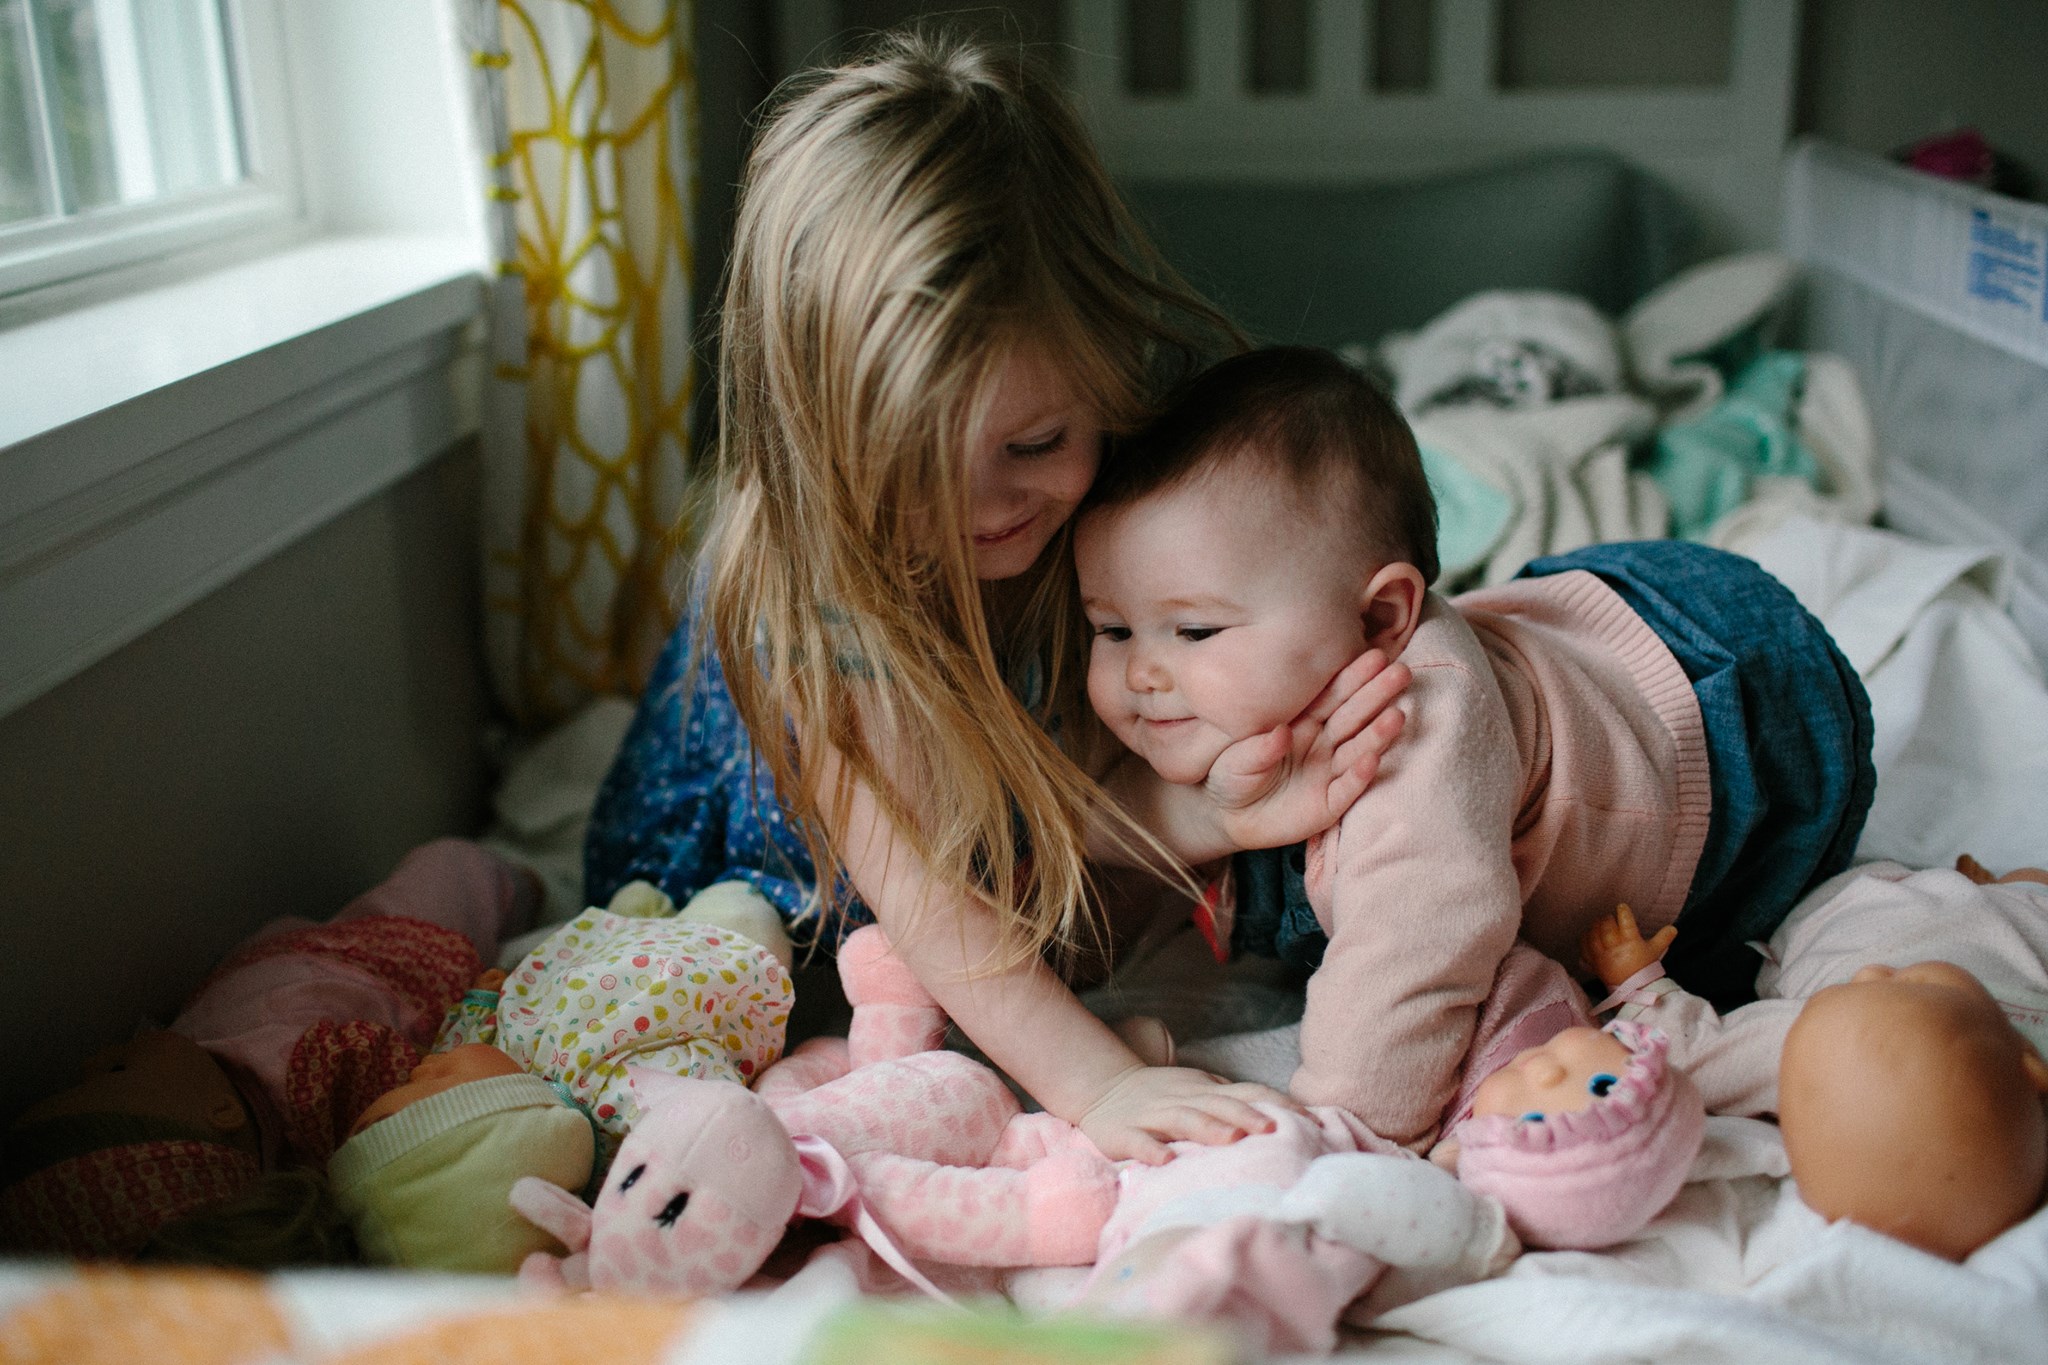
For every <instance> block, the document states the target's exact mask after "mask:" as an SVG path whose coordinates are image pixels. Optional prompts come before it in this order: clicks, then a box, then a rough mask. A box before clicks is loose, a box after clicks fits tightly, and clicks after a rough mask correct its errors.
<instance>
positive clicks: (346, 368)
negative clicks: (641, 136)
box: [0, 233, 483, 715]
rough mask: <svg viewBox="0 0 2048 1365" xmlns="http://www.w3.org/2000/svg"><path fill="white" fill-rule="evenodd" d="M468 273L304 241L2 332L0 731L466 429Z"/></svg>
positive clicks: (472, 311)
mask: <svg viewBox="0 0 2048 1365" xmlns="http://www.w3.org/2000/svg"><path fill="white" fill-rule="evenodd" d="M481 268H482V263H481V261H480V260H479V259H478V253H477V246H476V244H475V241H474V239H473V238H470V237H467V236H458V235H453V234H447V235H443V234H422V233H411V234H386V235H376V236H355V237H330V238H322V239H319V240H316V241H312V242H305V243H300V244H297V245H293V246H289V247H287V248H285V249H283V250H280V251H276V252H273V253H270V254H267V255H264V256H262V257H261V258H259V259H254V260H250V261H248V262H245V263H242V264H237V265H234V266H230V267H228V268H225V269H220V270H215V271H211V272H209V273H207V274H205V275H202V276H199V277H197V278H193V279H189V280H184V281H181V282H179V283H176V284H171V285H167V286H163V287H160V288H155V289H150V290H147V291H144V292H141V293H136V294H132V295H128V296H126V297H123V298H119V299H114V300H110V301H107V302H104V303H98V304H93V305H90V306H87V307H81V308H77V309H73V310H71V311H68V312H65V313H62V314H59V315H57V316H53V317H48V318H44V319H40V320H37V321H33V322H28V323H24V324H22V325H19V326H17V327H14V328H12V329H9V330H7V331H0V375H5V376H6V379H5V384H4V388H5V402H4V403H0V640H4V641H5V642H6V646H5V648H4V649H0V715H5V714H7V713H8V712H10V711H12V710H14V709H15V708H17V707H19V706H20V705H22V704H23V703H24V702H27V701H29V700H31V699H32V698H34V697H36V696H38V695H40V694H41V693H42V692H44V691H45V690H47V689H48V688H50V687H51V686H53V685H55V684H56V683H58V682H60V681H62V680H63V679H65V678H67V677H70V676H71V675H72V674H74V673H76V672H78V671H79V670H80V669H82V668H84V667H86V666H87V665H89V664H91V663H93V662H95V661H97V660H98V659H100V658H102V657H104V656H105V655H107V654H108V653H110V652H112V651H113V650H114V649H116V648H118V647H120V646H121V645H123V644H125V643H127V642H128V641H130V640H132V639H134V638H135V637H136V636H138V635H140V634H142V633H143V632H144V631H146V630H148V629H150V628H151V627H153V626H155V625H158V624H160V623H161V622H163V621H164V620H166V619H168V618H169V617H170V616H172V615H173V614H175V613H176V612H177V611H179V610H181V609H182V608H184V607H185V606H187V605H189V604H191V603H192V602H194V601H196V600H198V599H199V598H200V597H202V596H204V595H205V594H206V593H208V592H210V591H211V590H213V589H214V588H216V587H218V586H220V585H221V584H222V583H225V582H226V581H228V580H229V579H230V578H232V577H234V576H235V575H236V574H238V573H240V572H241V571H242V570H243V569H245V568H247V567H249V566H250V565H252V564H255V563H257V562H258V561H260V560H262V559H263V558H265V557H267V556H269V555H270V554H273V553H275V552H276V551H277V550H279V549H281V548H283V547H284V546H285V545H287V544H289V543H291V542H292V541H293V540H295V539H297V538H298V537H299V536H301V535H304V534H305V533H306V532H308V531H310V530H312V529H313V528H314V527H316V526H318V525H320V524H321V523H323V522H325V521H327V520H328V519H330V518H332V517H334V516H335V515H337V514H339V513H340V512H342V511H344V510H346V509H347V508H349V507H351V506H353V505H355V504H356V503H358V502H361V501H362V500H364V499H365V498H368V497H370V496H372V495H373V494H375V493H376V492H378V491H379V490H381V489H383V488H385V487H387V486H388V485H390V484H391V483H394V482H396V481H397V480H398V479H400V478H402V477H404V476H405V475H406V474H408V473H410V472H412V471H413V470H415V469H418V468H420V467H421V466H423V465H425V464H427V463H429V462H430V461H432V460H433V459H434V458H435V457H437V456H438V455H440V454H441V453H442V452H443V451H445V450H446V449H447V448H448V447H449V445H450V444H452V443H453V442H454V441H456V440H457V439H459V438H460V437H462V436H464V435H465V434H468V433H469V432H472V431H474V430H475V428H476V415H475V410H474V408H475V404H474V400H473V397H471V396H470V395H473V394H474V392H475V385H474V384H473V383H470V384H463V383H461V382H459V381H458V372H459V370H460V369H462V368H463V362H464V361H465V360H466V359H468V358H471V357H473V356H474V354H475V352H476V347H475V346H474V345H473V344H470V343H467V342H465V340H464V338H463V336H462V333H463V330H464V328H465V327H466V326H467V325H468V324H469V323H470V322H471V321H472V320H473V319H475V318H476V317H477V316H478V315H479V313H480V311H481V308H482V304H483V289H482V284H481Z"/></svg>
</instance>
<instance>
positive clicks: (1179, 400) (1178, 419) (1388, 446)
mask: <svg viewBox="0 0 2048 1365" xmlns="http://www.w3.org/2000/svg"><path fill="white" fill-rule="evenodd" d="M1246 458H1258V459H1262V460H1268V461H1272V462H1274V463H1277V464H1278V465H1279V467H1280V468H1281V469H1282V470H1283V471H1284V472H1285V473H1286V475H1287V476H1288V478H1289V479H1290V481H1291V482H1292V483H1293V484H1294V486H1295V488H1296V489H1297V490H1298V491H1300V492H1303V493H1311V492H1315V491H1319V490H1321V489H1323V488H1325V487H1327V486H1328V484H1329V482H1330V481H1331V480H1332V478H1333V476H1334V478H1336V479H1340V480H1348V481H1349V483H1350V485H1351V487H1350V490H1349V496H1350V500H1351V502H1352V503H1353V505H1354V508H1355V515H1356V518H1357V524H1358V531H1359V535H1360V537H1361V539H1362V540H1363V541H1364V542H1365V543H1366V544H1367V545H1368V546H1369V547H1370V548H1371V550H1372V551H1373V553H1374V554H1375V555H1376V556H1378V557H1379V558H1380V559H1382V560H1384V561H1393V560H1402V561H1405V562H1407V563H1410V564H1413V565H1414V566H1415V567H1416V568H1417V569H1419V570H1421V571H1422V579H1423V582H1424V583H1434V582H1435V581H1436V576H1437V557H1436V497H1435V495H1434V494H1432V493H1431V492H1430V489H1429V480H1428V479H1427V478H1426V477H1424V475H1423V470H1422V455H1421V452H1420V451H1418V450H1417V449H1416V445H1415V434H1414V433H1413V432H1411V431H1410V430H1409V429H1408V423H1407V422H1406V421H1405V420H1403V419H1402V417H1401V414H1400V412H1399V411H1397V410H1396V409H1395V407H1394V404H1393V401H1392V400H1391V399H1389V398H1388V397H1387V395H1386V394H1384V393H1382V392H1381V391H1380V389H1379V388H1378V387H1377V386H1376V385H1374V384H1373V382H1372V381H1371V380H1369V379H1367V378H1366V377H1365V376H1364V375H1362V374H1360V373H1359V372H1358V371H1357V370H1354V369H1353V368H1352V367H1351V366H1349V365H1347V364H1345V363H1344V362H1343V361H1342V360H1341V359H1339V358H1338V357H1337V356H1336V355H1334V354H1332V353H1331V352H1329V351H1325V350H1321V349H1319V348H1317V347H1313V346H1268V347H1265V348H1263V349H1261V350H1256V351H1247V352H1245V353H1244V354H1242V355H1236V356H1232V357H1231V358H1230V359H1228V360H1224V361H1219V362H1218V363H1217V364H1215V365H1212V366H1210V367H1209V368H1208V369H1206V370H1204V371H1202V373H1201V374H1199V375H1197V376H1196V377H1195V378H1194V379H1193V380H1192V381H1191V382H1190V383H1189V384H1188V385H1187V386H1186V387H1185V388H1183V389H1182V390H1181V392H1180V394H1179V395H1178V396H1177V397H1176V398H1175V400H1174V401H1173V403H1172V404H1171V405H1169V406H1168V408H1167V409H1166V411H1165V412H1164V413H1162V414H1161V415H1160V416H1159V417H1158V418H1157V419H1156V420H1154V421H1153V422H1152V423H1151V425H1149V426H1147V427H1146V428H1145V429H1144V430H1142V431H1140V432H1138V433H1137V434H1136V435H1135V436H1132V437H1129V438H1127V439H1124V440H1120V441H1117V442H1116V443H1115V444H1114V446H1113V447H1112V448H1111V450H1110V453H1109V456H1108V458H1106V459H1105V460H1104V461H1103V468H1102V473H1101V474H1100V475H1099V476H1098V477H1097V479H1096V481H1095V486H1094V488H1093V489H1091V490H1090V492H1089V495H1088V501H1087V504H1086V506H1087V507H1090V508H1096V507H1121V506H1125V505H1128V504H1130V503H1133V502H1136V501H1137V500H1139V499H1140V498H1144V497H1148V496H1150V495H1151V494H1153V493H1156V492H1159V491H1160V490H1162V489H1165V488H1170V487H1172V486H1174V485H1176V484H1179V483H1181V482H1182V481H1184V480H1186V479H1189V478H1192V477H1194V476H1195V475H1197V474H1199V473H1202V472H1205V471H1207V470H1210V469H1212V468H1214V467H1215V466H1216V463H1217V462H1218V461H1219V460H1230V461H1236V460H1241V459H1246Z"/></svg>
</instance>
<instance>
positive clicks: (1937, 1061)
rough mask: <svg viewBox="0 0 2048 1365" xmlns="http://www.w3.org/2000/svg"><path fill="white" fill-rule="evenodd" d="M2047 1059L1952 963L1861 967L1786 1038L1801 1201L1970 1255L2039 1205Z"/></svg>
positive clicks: (1945, 1251)
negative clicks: (2042, 1057)
mask: <svg viewBox="0 0 2048 1365" xmlns="http://www.w3.org/2000/svg"><path fill="white" fill-rule="evenodd" d="M2044 1094H2048V1064H2044V1063H2043V1061H2042V1059H2041V1055H2040V1054H2039V1053H2038V1052H2036V1051H2035V1050H2034V1049H2033V1047H2032V1046H2031V1045H2030V1044H2028V1043H2027V1041H2026V1040H2025V1039H2024V1038H2022V1037H2021V1036H2020V1034H2019V1032H2018V1030H2016V1029H2015V1028H2014V1027H2013V1026H2012V1024H2011V1022H2010V1021H2009V1020H2008V1019H2007V1018H2006V1017H2005V1014H2004V1012H2003V1011H2002V1010H2000V1009H1999V1007H1998V1004H1997V1002H1996V1001H1994V1000H1993V999H1992V998H1991V995H1990V994H1989V992H1987V991H1986V990H1985V989H1984V987H1983V985H1982V984H1981V983H1980V982H1979V981H1978V980H1977V978H1975V977H1974V976H1971V975H1970V974H1969V973H1968V972H1966V971H1964V970H1963V969H1962V968H1960V967H1957V966H1954V965H1952V964H1950V963H1946V962H1921V963H1916V964H1914V965H1913V966H1910V967H1902V968H1897V969H1894V968H1891V967H1866V968H1864V969H1863V970H1862V971H1860V972H1858V973H1856V975H1855V976H1854V977H1853V978H1851V980H1850V981H1849V982H1848V983H1846V984H1844V985H1840V986H1831V987H1829V988H1828V989H1826V990H1824V991H1821V992H1820V993H1819V994H1817V995H1815V996H1814V997H1813V998H1812V999H1811V1000H1809V1001H1807V1003H1806V1007H1805V1008H1804V1009H1803V1010H1801V1011H1800V1014H1799V1018H1798V1019H1797V1020H1796V1021H1794V1023H1793V1025H1792V1028H1791V1031H1790V1032H1789V1033H1788V1034H1787V1035H1786V1038H1785V1050H1784V1053H1783V1056H1782V1059H1781V1062H1780V1067H1779V1077H1778V1121H1779V1123H1780V1125H1781V1126H1782V1128H1783V1130H1784V1136H1785V1152H1786V1155H1787V1156H1788V1157H1789V1158H1790V1160H1791V1163H1792V1175H1793V1178H1794V1179H1795V1180H1796V1181H1797V1182H1798V1185H1799V1194H1800V1197H1801V1198H1802V1199H1804V1200H1805V1201H1806V1203H1807V1204H1808V1206H1810V1207H1811V1208H1812V1209H1814V1210H1815V1211H1816V1212H1817V1213H1820V1214H1822V1215H1823V1216H1825V1217H1827V1218H1830V1219H1841V1218H1846V1219H1848V1220H1850V1221H1851V1222H1855V1223H1860V1224H1862V1225H1863V1226H1865V1227H1868V1228H1872V1229H1875V1230H1876V1231H1878V1232H1883V1233H1887V1234H1889V1235H1890V1236H1893V1237H1896V1238H1898V1239H1899V1240H1900V1241H1903V1242H1907V1243H1910V1244H1911V1245H1913V1246H1917V1247H1919V1248H1921V1249H1922V1250H1924V1251H1929V1252H1932V1253H1933V1254H1935V1255H1937V1256H1945V1257H1948V1258H1949V1259H1950V1260H1960V1259H1962V1258H1963V1257H1965V1256H1967V1255H1969V1254H1970V1253H1971V1252H1972V1251H1975V1250H1976V1249H1977V1248H1978V1247H1980V1246H1982V1245H1983V1244H1984V1243H1985V1242H1988V1241H1990V1240H1991V1239H1992V1238H1993V1237H1996V1236H1997V1235H1998V1234H1999V1233H2001V1232H2003V1231H2004V1230H2005V1229H2006V1228H2009V1227H2011V1226H2012V1225H2013V1224H2015V1223H2017V1222H2019V1221H2020V1220H2021V1219H2023V1218H2025V1217H2026V1216H2027V1215H2028V1214H2030V1213H2031V1212H2033V1211H2034V1210H2035V1209H2037V1208H2039V1207H2040V1205H2041V1200H2042V1194H2043V1185H2044V1182H2048V1119H2044V1116H2043V1110H2042V1097H2043V1095H2044Z"/></svg>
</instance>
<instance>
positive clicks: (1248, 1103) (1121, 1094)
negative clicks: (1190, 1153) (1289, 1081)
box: [1075, 1066, 1300, 1166]
mask: <svg viewBox="0 0 2048 1365" xmlns="http://www.w3.org/2000/svg"><path fill="white" fill-rule="evenodd" d="M1254 1104H1277V1105H1279V1106H1281V1107H1282V1108H1285V1109H1298V1108H1300V1106H1299V1105H1297V1104H1295V1102H1294V1101H1293V1100H1291V1099H1289V1098H1287V1096H1285V1095H1283V1094H1281V1093H1280V1092H1279V1091H1277V1090H1270V1089H1268V1088H1267V1087H1265V1086H1263V1085H1254V1084H1252V1083H1251V1082H1249V1081H1226V1080H1224V1079H1223V1078H1222V1077H1221V1076H1214V1075H1211V1074H1210V1073H1208V1072H1206V1071H1196V1070H1194V1069H1193V1068H1192V1067H1185V1066H1134V1067H1132V1068H1131V1069H1130V1070H1128V1071H1125V1072H1124V1073H1122V1074H1121V1075H1119V1076H1118V1077H1117V1078H1116V1079H1115V1080H1114V1081H1111V1082H1110V1084H1109V1088H1108V1089H1106V1090H1104V1091H1103V1092H1102V1094H1101V1095H1100V1096H1098V1097H1097V1098H1096V1101H1095V1103H1094V1104H1092V1105H1090V1106H1088V1112H1086V1113H1085V1114H1083V1115H1081V1121H1080V1123H1078V1124H1076V1125H1075V1126H1076V1127H1078V1128H1079V1129H1080V1130H1081V1131H1082V1133H1083V1134H1085V1135H1086V1136H1087V1137H1088V1139H1089V1140H1090V1141H1091V1142H1093V1143H1094V1144H1095V1145H1096V1146H1097V1147H1099V1148H1101V1149H1102V1154H1103V1155H1104V1156H1106V1157H1108V1158H1110V1159H1111V1160H1112V1161H1120V1160H1123V1159H1124V1158H1126V1157H1129V1158H1133V1159H1135V1160H1138V1161H1142V1162H1144V1163H1146V1164H1147V1165H1152V1166H1156V1165H1158V1164H1160V1163H1161V1162H1163V1161H1165V1160H1167V1159H1168V1158H1169V1157H1170V1156H1172V1155H1173V1154H1172V1153H1171V1152H1169V1151H1168V1150H1167V1148H1166V1144H1167V1143H1169V1142H1174V1141H1182V1140H1185V1141H1188V1142H1203V1143H1207V1144H1209V1145H1210V1146H1212V1147H1220V1146H1222V1145H1223V1144H1224V1143H1227V1142H1235V1141H1237V1140H1238V1139H1239V1138H1241V1137H1245V1136H1247V1135H1249V1134H1252V1133H1270V1132H1272V1131H1273V1120H1272V1119H1271V1118H1269V1117H1267V1116H1266V1115H1264V1114H1262V1113H1260V1112H1259V1111H1258V1110H1256V1109H1254V1108H1252V1105H1254Z"/></svg>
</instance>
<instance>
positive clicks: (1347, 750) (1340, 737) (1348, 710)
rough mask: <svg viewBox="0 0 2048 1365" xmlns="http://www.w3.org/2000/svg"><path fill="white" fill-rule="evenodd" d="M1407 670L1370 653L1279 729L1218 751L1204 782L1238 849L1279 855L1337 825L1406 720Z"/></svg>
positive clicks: (1363, 790) (1352, 662)
mask: <svg viewBox="0 0 2048 1365" xmlns="http://www.w3.org/2000/svg"><path fill="white" fill-rule="evenodd" d="M1408 682H1409V672H1408V666H1407V665H1406V664H1403V663H1398V662H1397V663H1389V662H1388V661H1387V656H1386V655H1385V654H1382V653H1381V652H1380V651H1379V650H1377V649H1372V650H1367V651H1366V652H1365V653H1363V654H1361V655H1359V656H1358V657H1357V658H1356V659H1354V660H1352V661H1351V662H1350V663H1348V664H1346V665H1345V666H1344V668H1343V669H1342V670H1341V671H1339V672H1338V674H1337V676H1336V677H1334V678H1332V679H1330V682H1329V685H1328V686H1327V687H1325V688H1324V689H1323V690H1322V691H1321V692H1320V693H1318V694H1317V696H1316V699H1315V700H1314V701H1312V702H1310V703H1309V705H1308V709H1307V710H1305V711H1303V712H1302V713H1301V714H1300V715H1299V716H1296V717H1295V718H1294V719H1293V720H1292V721H1290V722H1289V723H1287V724H1286V725H1279V726H1275V727H1274V728H1273V729H1271V730H1269V731H1267V732H1266V733H1265V734H1262V735H1253V736H1251V737H1250V738H1248V739H1241V740H1239V741H1238V742H1237V743H1235V744H1233V745H1231V746H1230V747H1229V748H1228V749H1225V750H1224V751H1223V752H1222V754H1221V755H1219V756H1218V757H1217V759H1216V762H1215V763H1214V764H1213V765H1211V767H1210V769H1209V776H1208V779H1207V781H1206V782H1205V783H1204V787H1205V789H1206V790H1207V791H1208V793H1209V797H1210V799H1211V800H1213V801H1214V802H1215V803H1216V804H1217V806H1218V807H1219V808H1220V810H1221V811H1222V813H1223V822H1224V829H1225V831H1226V833H1227V834H1228V835H1229V837H1230V839H1231V841H1232V842H1233V843H1235V844H1236V845H1237V846H1238V847H1239V848H1279V847H1281V846H1282V845H1285V844H1294V843H1299V842H1301V841H1302V840H1303V839H1306V838H1308V837H1309V836H1311V835H1314V834H1320V833H1321V832H1322V831H1324V830H1326V829H1328V828H1329V827H1330V826H1331V825H1334V824H1336V823H1337V821H1338V820H1340V819H1342V818H1343V816H1344V812H1345V811H1347V810H1349V809H1350V808H1351V803H1352V802H1354V801H1356V800H1357V799H1358V798H1359V797H1360V796H1362V795H1364V794H1365V789H1366V788H1367V787H1368V786H1370V785H1372V780H1373V777H1374V776H1375V775H1376V774H1377V773H1378V772H1379V766H1380V755H1382V754H1384V753H1385V752H1386V751H1387V749H1388V747H1389V746H1390V745H1392V744H1393V742H1394V740H1395V739H1396V738H1397V737H1399V735H1400V733H1401V726H1402V724H1403V722H1404V721H1405V720H1406V717H1405V716H1404V715H1403V714H1402V712H1401V709H1400V708H1399V707H1397V706H1395V705H1394V702H1395V700H1396V699H1397V698H1399V697H1400V695H1401V693H1402V692H1403V691H1405V690H1406V689H1407V687H1408Z"/></svg>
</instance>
